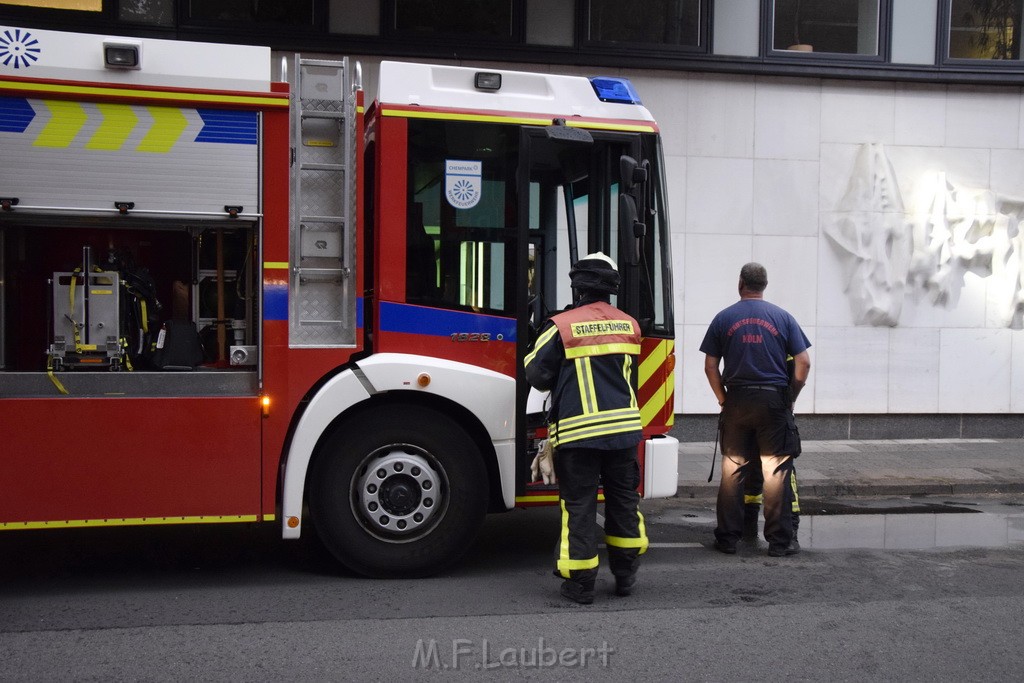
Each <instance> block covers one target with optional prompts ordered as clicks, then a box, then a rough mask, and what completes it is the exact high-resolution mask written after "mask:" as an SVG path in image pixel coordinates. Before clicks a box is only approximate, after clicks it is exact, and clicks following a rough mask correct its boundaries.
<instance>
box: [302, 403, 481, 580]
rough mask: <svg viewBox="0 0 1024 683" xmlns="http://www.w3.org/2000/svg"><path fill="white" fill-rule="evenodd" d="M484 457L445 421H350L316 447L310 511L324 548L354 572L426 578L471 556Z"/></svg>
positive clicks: (410, 410) (429, 413)
mask: <svg viewBox="0 0 1024 683" xmlns="http://www.w3.org/2000/svg"><path fill="white" fill-rule="evenodd" d="M488 488H489V487H488V480H487V470H486V468H485V467H484V463H483V459H482V457H481V454H480V449H479V448H478V447H477V445H476V443H475V442H474V441H473V439H471V438H470V437H469V435H468V434H467V433H466V432H465V431H464V430H463V429H462V428H461V427H460V426H459V425H458V423H456V422H455V421H454V420H452V419H451V418H449V417H447V416H446V415H444V414H442V413H440V412H437V411H434V410H430V409H428V408H422V407H416V406H400V407H399V406H392V407H385V408H380V409H377V410H375V411H373V412H368V413H363V414H361V415H360V416H358V418H357V419H354V420H347V421H345V422H344V423H342V424H340V425H338V427H337V428H335V429H334V430H333V432H332V433H331V434H330V435H329V436H328V437H327V439H325V441H324V443H323V444H322V446H321V447H320V448H319V449H318V451H317V454H316V459H315V461H314V463H313V468H312V472H311V474H310V482H309V507H310V511H311V513H312V515H313V523H314V525H315V527H316V529H317V533H318V534H319V536H320V538H321V540H322V541H323V543H324V545H325V546H327V549H328V550H329V551H330V552H331V554H333V555H334V556H335V557H336V558H337V559H338V561H340V562H341V563H342V564H344V565H345V566H346V567H348V568H349V569H351V570H352V571H354V572H357V573H359V574H363V575H366V576H372V577H379V578H405V577H417V576H428V575H431V574H436V573H437V572H439V571H441V570H443V569H445V568H446V567H448V566H450V565H451V564H452V563H454V562H455V561H456V560H458V559H459V558H460V557H461V556H462V555H463V554H464V553H465V552H466V550H468V548H469V546H470V544H471V543H472V542H473V539H474V538H475V537H476V534H477V532H478V531H479V530H480V525H481V524H482V523H483V520H484V516H485V514H486V512H487V501H488V498H489V490H488Z"/></svg>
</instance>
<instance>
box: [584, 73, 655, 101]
mask: <svg viewBox="0 0 1024 683" xmlns="http://www.w3.org/2000/svg"><path fill="white" fill-rule="evenodd" d="M590 85H592V86H593V87H594V92H596V93H597V99H599V100H601V101H602V102H615V103H618V104H643V102H641V101H640V95H639V94H637V92H636V89H634V88H633V84H632V83H630V82H629V79H628V78H614V77H611V76H598V77H594V78H591V79H590Z"/></svg>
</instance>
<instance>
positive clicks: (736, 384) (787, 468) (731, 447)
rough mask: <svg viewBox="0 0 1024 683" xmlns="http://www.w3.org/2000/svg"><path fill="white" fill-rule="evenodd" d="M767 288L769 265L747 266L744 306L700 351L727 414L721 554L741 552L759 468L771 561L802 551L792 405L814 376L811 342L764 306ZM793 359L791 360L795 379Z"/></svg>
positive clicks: (715, 326) (719, 322) (720, 321)
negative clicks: (751, 482)
mask: <svg viewBox="0 0 1024 683" xmlns="http://www.w3.org/2000/svg"><path fill="white" fill-rule="evenodd" d="M767 286H768V273H767V271H766V270H765V268H764V266H762V265H761V264H760V263H748V264H746V265H745V266H743V268H741V269H740V281H739V294H740V300H739V301H737V302H736V303H734V304H733V305H732V306H729V307H728V308H726V309H725V310H723V311H721V312H720V313H719V314H718V315H716V316H715V318H714V320H712V321H711V325H710V326H709V327H708V331H707V334H705V335H704V341H703V342H701V345H700V350H701V352H702V353H704V354H705V359H704V374H706V375H707V378H708V383H709V384H710V385H711V390H712V391H714V392H715V397H716V398H717V399H718V405H719V406H721V408H722V415H721V434H720V435H719V436H720V438H721V440H722V442H721V443H722V480H721V483H720V484H719V487H718V504H717V516H718V527H717V528H716V529H715V547H716V548H717V549H718V550H720V551H722V552H724V553H728V554H732V553H735V552H736V543H737V541H739V539H740V537H741V536H742V534H743V484H744V481H745V480H746V478H747V476H748V475H749V472H750V471H751V468H753V467H757V466H760V468H761V472H762V474H763V477H764V519H765V524H764V536H765V539H766V540H767V541H768V554H769V555H771V556H773V557H781V556H784V555H792V554H794V553H795V552H797V551H798V548H799V546H796V545H794V544H793V521H792V504H793V490H792V487H791V486H789V485H788V482H789V480H790V474H791V472H792V470H793V454H794V451H795V450H796V448H797V446H796V444H795V436H796V424H795V422H794V420H793V402H794V401H795V400H796V397H797V396H798V395H799V393H800V390H801V389H802V388H803V386H804V384H805V383H806V381H807V374H808V373H809V372H810V369H811V360H810V356H809V355H808V353H807V349H808V348H810V346H811V343H810V341H808V339H807V335H805V334H804V332H803V330H801V329H800V325H798V324H797V322H796V320H795V319H794V318H793V316H792V315H790V314H789V313H787V312H786V311H785V310H783V309H782V308H780V307H778V306H776V305H774V304H771V303H768V302H767V301H765V300H764V289H765V287H767ZM787 356H792V357H793V362H794V370H793V373H792V378H790V374H789V372H788V371H787V368H786V358H787ZM723 361H724V363H723ZM720 364H722V365H724V368H723V369H721V370H720V369H719V365H720ZM754 444H756V449H752V446H753V445H754ZM752 451H753V452H752ZM754 453H759V454H760V463H757V462H756V461H753V460H752V459H751V458H752V456H753V455H754Z"/></svg>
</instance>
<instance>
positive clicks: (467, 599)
mask: <svg viewBox="0 0 1024 683" xmlns="http://www.w3.org/2000/svg"><path fill="white" fill-rule="evenodd" d="M1022 502H1024V501H1022V500H1021V499H1020V497H1019V496H1017V497H1015V498H1014V497H1011V498H985V499H977V500H957V501H947V500H944V499H929V500H912V501H823V502H820V503H819V504H817V507H816V503H815V502H814V501H807V502H805V508H807V509H808V510H809V511H814V512H816V513H818V512H820V513H831V512H850V511H851V510H849V509H846V510H844V509H843V508H842V506H843V505H845V504H848V505H852V507H853V508H854V510H853V511H854V512H857V513H860V514H853V515H849V514H844V515H830V514H822V515H820V516H819V515H815V516H808V515H805V517H804V522H803V524H802V526H801V540H802V541H805V543H804V545H805V547H806V548H807V549H806V550H805V551H804V552H803V553H801V554H800V555H797V556H793V557H788V558H778V559H776V558H769V557H767V555H766V554H765V548H764V547H763V545H762V546H760V547H759V546H757V545H753V544H746V545H744V546H743V547H742V548H741V551H740V553H739V554H738V555H735V556H726V555H722V554H719V553H717V552H714V551H712V550H709V549H708V548H707V547H705V544H707V543H709V542H710V539H711V528H712V527H713V512H712V508H711V504H710V503H709V502H706V501H679V500H673V501H651V502H648V503H646V504H645V514H646V517H647V521H648V527H649V534H650V537H651V539H652V543H653V546H652V548H651V549H650V551H649V552H648V554H647V555H646V556H645V563H644V566H643V567H642V569H641V577H640V584H639V587H638V589H637V592H636V594H635V595H633V596H632V597H629V598H619V597H616V596H614V595H612V594H611V587H612V582H611V579H610V576H609V575H608V574H607V573H603V574H602V576H601V579H600V580H599V582H598V591H599V592H598V598H597V601H596V602H595V604H594V605H592V606H586V607H584V606H579V605H575V604H572V603H568V602H566V601H564V600H563V599H562V598H561V597H560V596H559V595H558V592H557V589H558V581H557V580H556V579H555V578H554V577H552V576H551V575H550V568H549V562H550V555H551V551H552V548H553V544H554V539H555V533H556V529H557V514H556V511H555V510H553V509H534V510H527V511H523V510H519V511H514V512H511V513H508V514H505V515H499V516H494V517H491V518H489V520H488V522H487V524H486V527H485V529H484V533H483V535H482V536H481V538H480V540H479V541H478V542H477V543H476V544H475V545H474V546H473V548H472V549H471V550H470V552H469V555H468V556H467V558H466V559H465V560H464V561H463V562H462V563H461V564H460V565H459V566H458V567H457V568H456V569H454V570H453V571H451V572H450V573H448V574H447V575H444V576H438V577H435V578H431V579H420V580H416V581H399V580H395V581H378V580H370V579H364V578H359V577H355V576H352V575H349V574H346V573H345V572H343V571H340V570H338V569H337V568H336V567H335V566H334V565H333V564H332V563H331V561H330V560H329V559H328V558H327V557H326V555H325V554H324V553H323V552H322V551H321V550H320V549H319V548H318V546H317V545H316V544H315V543H310V542H297V543H285V542H283V541H279V540H277V539H276V538H275V536H276V529H275V528H273V527H270V526H252V527H242V526H217V527H215V526H207V527H163V528H148V529H139V528H136V529H91V530H81V531H45V532H11V533H7V534H2V535H0V680H4V681H8V680H12V681H40V680H55V681H61V680H104V681H109V680H158V681H159V680H186V679H198V680H204V681H221V680H224V681H228V680H231V681H236V680H246V681H262V680H289V681H291V680H359V681H368V680H406V679H437V678H439V677H441V676H443V677H444V678H446V679H447V678H453V677H454V678H470V677H472V678H479V677H480V676H488V677H491V678H498V679H506V678H510V677H517V678H548V679H550V678H556V679H562V680H564V679H577V678H578V679H588V680H612V679H614V680H619V681H621V680H622V679H623V677H627V678H628V679H636V680H666V679H673V680H700V681H704V680H706V681H719V680H760V679H766V678H768V679H771V678H789V679H795V680H838V681H842V680H851V681H860V680H873V681H878V680H885V681H888V680H901V681H908V680H911V681H914V680H922V681H924V680H928V681H946V680H949V681H953V680H957V681H961V680H972V681H985V680H992V681H996V680H999V681H1003V680H1016V679H1018V678H1019V675H1020V671H1021V669H1022V666H1024V648H1022V645H1024V623H1022V620H1021V619H1020V615H1021V614H1022V613H1024V590H1022V585H1021V584H1022V579H1024V573H1022V571H1021V568H1022V567H1024V544H1022V543H1021V542H1020V540H1019V539H1020V538H1021V537H1022V536H1024V508H1022V507H1021V504H1022ZM954 503H955V505H953V504H954ZM922 505H932V507H930V508H929V507H920V506H922ZM908 508H914V509H908ZM947 509H948V510H951V511H952V512H950V511H947ZM972 509H973V510H977V511H980V512H957V511H960V510H972ZM865 513H867V514H865ZM885 513H889V514H885ZM907 513H915V514H907ZM965 520H966V521H965ZM981 520H987V521H988V522H992V521H993V520H995V521H994V523H993V524H994V528H995V529H996V531H995V532H993V531H992V530H991V528H990V526H993V525H988V526H986V525H985V524H981ZM965 524H966V528H968V529H977V530H981V529H985V531H984V532H982V531H976V532H975V533H976V540H977V543H978V544H979V545H978V546H972V545H967V546H965V545H962V544H963V543H965V542H969V541H970V540H971V539H970V537H969V536H968V537H967V541H965V540H964V539H963V538H962V537H961V535H958V534H959V533H960V531H962V529H963V528H964V525H965ZM879 525H881V528H882V532H881V536H880V537H879V535H878V532H877V529H878V527H879ZM908 529H910V530H911V531H913V533H911V531H908ZM914 530H916V531H914ZM958 530H960V531H958ZM1000 530H1001V531H1000ZM910 537H914V538H916V539H917V541H918V542H920V545H921V546H922V547H920V548H919V549H908V548H910V547H914V544H913V543H910V542H909V541H908V539H910ZM879 538H881V542H878V543H876V542H875V541H877V540H878V539H879ZM886 539H895V540H896V541H898V542H896V543H895V547H893V545H892V544H891V543H890V541H889V540H886ZM929 539H931V540H930V541H929ZM950 544H952V545H950ZM886 546H888V547H886Z"/></svg>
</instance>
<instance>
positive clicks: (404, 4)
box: [389, 0, 522, 40]
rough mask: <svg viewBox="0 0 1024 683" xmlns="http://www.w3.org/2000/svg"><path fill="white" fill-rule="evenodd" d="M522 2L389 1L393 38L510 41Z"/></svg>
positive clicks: (504, 0)
mask: <svg viewBox="0 0 1024 683" xmlns="http://www.w3.org/2000/svg"><path fill="white" fill-rule="evenodd" d="M521 4H522V2H521V0H518V1H517V0H392V3H391V13H390V14H391V21H390V22H389V23H390V26H389V29H390V32H391V33H392V34H393V35H398V36H410V37H430V36H437V37H450V36H459V37H462V38H477V39H484V40H487V39H490V40H493V39H499V40H510V39H512V38H514V37H515V35H516V32H515V27H516V23H517V16H516V15H517V14H518V12H517V11H516V10H517V5H521Z"/></svg>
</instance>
